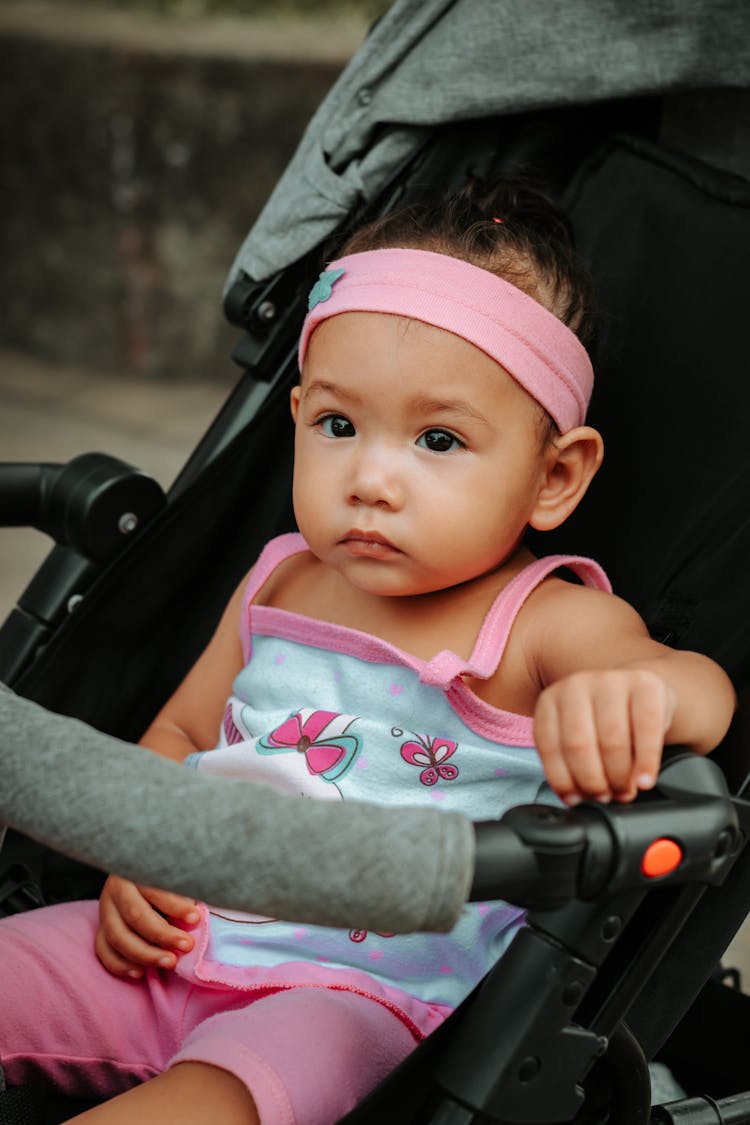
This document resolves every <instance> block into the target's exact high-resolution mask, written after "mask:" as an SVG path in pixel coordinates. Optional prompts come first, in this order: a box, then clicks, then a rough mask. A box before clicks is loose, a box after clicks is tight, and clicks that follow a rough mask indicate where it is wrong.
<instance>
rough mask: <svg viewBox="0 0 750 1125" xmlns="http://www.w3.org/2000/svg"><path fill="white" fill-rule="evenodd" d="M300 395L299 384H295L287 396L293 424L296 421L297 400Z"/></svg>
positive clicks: (300, 388)
mask: <svg viewBox="0 0 750 1125" xmlns="http://www.w3.org/2000/svg"><path fill="white" fill-rule="evenodd" d="M301 394H302V387H300V385H299V384H297V386H296V387H292V390H291V393H290V395H289V406H290V407H291V410H292V419H293V420H294V422H296V421H297V411H298V410H299V400H300V395H301Z"/></svg>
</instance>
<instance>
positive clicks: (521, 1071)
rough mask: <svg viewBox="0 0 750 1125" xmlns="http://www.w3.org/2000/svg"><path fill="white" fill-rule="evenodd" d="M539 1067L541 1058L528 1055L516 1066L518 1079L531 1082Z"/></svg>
mask: <svg viewBox="0 0 750 1125" xmlns="http://www.w3.org/2000/svg"><path fill="white" fill-rule="evenodd" d="M541 1069H542V1063H541V1060H540V1059H538V1058H537V1056H536V1055H529V1056H528V1058H525V1059H524V1060H523V1062H522V1063H521V1064H520V1066H519V1067H518V1081H519V1082H531V1081H532V1080H533V1079H534V1078H536V1076H537V1074H538V1073H539V1071H540V1070H541Z"/></svg>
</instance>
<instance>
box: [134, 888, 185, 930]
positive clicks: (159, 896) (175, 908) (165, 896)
mask: <svg viewBox="0 0 750 1125" xmlns="http://www.w3.org/2000/svg"><path fill="white" fill-rule="evenodd" d="M139 889H140V891H141V894H142V895H143V896H144V898H146V899H148V901H149V902H150V903H151V905H152V906H155V907H156V909H157V910H159V911H160V912H161V913H162V914H166V915H167V917H169V918H179V919H180V920H181V921H182V922H185V923H187V925H188V926H194V925H195V924H196V922H198V921H200V912H199V910H198V907H197V906H196V902H195V899H194V898H188V897H187V896H186V895H178V894H175V893H174V892H173V891H162V890H160V889H159V888H158V887H140V888H139Z"/></svg>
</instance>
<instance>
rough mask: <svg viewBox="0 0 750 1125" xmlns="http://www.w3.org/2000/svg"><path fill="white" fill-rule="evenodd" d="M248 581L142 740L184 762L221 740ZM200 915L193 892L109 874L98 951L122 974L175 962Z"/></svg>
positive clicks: (101, 908) (236, 665) (189, 942)
mask: <svg viewBox="0 0 750 1125" xmlns="http://www.w3.org/2000/svg"><path fill="white" fill-rule="evenodd" d="M246 583H247V579H246V578H245V579H243V581H242V582H241V583H240V586H239V587H238V588H237V590H236V591H235V593H234V595H233V597H232V599H231V600H230V602H229V604H228V606H227V608H226V610H225V611H224V614H223V615H222V618H221V621H220V622H219V625H218V628H217V630H216V632H215V633H214V635H213V637H212V639H211V641H210V642H209V644H208V647H207V648H206V649H205V650H204V652H203V654H202V655H201V656H200V657H199V659H198V660H197V662H196V663H195V664H194V665H193V667H192V668H191V670H190V671H189V672H188V674H187V676H186V677H185V679H184V680H183V681H182V683H181V684H180V686H179V687H178V688H177V690H176V692H175V693H174V695H173V696H172V697H171V699H169V701H168V702H167V703H166V704H165V705H164V707H163V708H162V709H161V711H160V712H159V714H158V715H157V716H156V718H155V719H154V721H153V722H152V723H151V725H150V727H149V728H148V730H147V731H146V733H145V734H144V735H143V737H142V738H141V740H140V744H141V745H142V746H146V747H148V748H149V749H150V750H153V751H155V752H156V753H157V754H161V755H162V756H163V757H165V758H172V759H173V760H175V761H178V762H181V761H183V759H184V758H186V757H187V755H188V754H190V753H192V752H193V751H194V750H208V749H210V748H211V747H213V746H215V744H216V741H217V738H218V733H219V724H220V722H221V717H222V714H223V710H224V705H225V703H226V700H227V697H228V695H229V693H230V691H231V687H232V682H233V680H234V677H235V676H236V675H237V673H238V672H239V671H240V669H241V668H242V664H243V660H242V648H241V644H240V636H239V621H240V608H241V604H242V595H243V591H244V589H245V586H246ZM199 917H200V915H199V913H198V911H197V909H196V904H195V902H194V900H193V899H191V898H187V897H185V896H184V895H177V894H173V893H171V892H166V891H161V890H157V889H156V888H154V887H147V886H143V885H140V884H136V883H133V882H131V880H129V879H123V878H122V877H121V876H119V875H110V876H109V878H108V879H107V881H106V883H105V884H104V888H103V890H102V893H101V896H100V898H99V930H98V933H97V935H96V941H95V949H96V953H97V956H98V957H99V960H100V961H101V962H102V964H103V965H104V967H105V968H107V969H109V971H110V972H111V973H114V974H115V975H117V976H130V977H140V976H142V974H143V967H144V966H147V965H157V966H158V967H159V968H162V969H173V968H174V967H175V965H176V964H177V956H178V954H179V953H185V952H187V951H188V950H190V949H192V947H193V944H194V940H193V938H192V936H191V935H190V934H189V933H186V932H185V931H184V930H183V929H182V928H181V927H180V925H179V924H180V923H181V924H183V925H188V926H189V925H194V924H195V923H196V922H197V921H198V919H199ZM170 919H171V920H172V921H170ZM173 922H176V923H178V925H175V924H173Z"/></svg>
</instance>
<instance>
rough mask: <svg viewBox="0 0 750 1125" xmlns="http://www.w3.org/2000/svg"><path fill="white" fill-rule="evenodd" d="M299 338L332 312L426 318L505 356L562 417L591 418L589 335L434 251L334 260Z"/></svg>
mask: <svg viewBox="0 0 750 1125" xmlns="http://www.w3.org/2000/svg"><path fill="white" fill-rule="evenodd" d="M308 308H309V312H308V314H307V316H306V318H305V322H304V324H303V326H302V335H301V336H300V342H299V366H300V370H302V365H303V363H304V360H305V354H306V352H307V347H308V344H309V342H310V337H311V335H312V333H313V332H314V331H315V329H316V328H317V326H318V325H319V324H320V323H321V321H323V320H328V318H329V317H332V316H338V315H339V313H344V312H378V313H390V314H392V315H395V316H405V317H409V318H410V319H412V320H420V321H423V322H424V323H425V324H431V325H433V326H434V327H436V328H443V329H444V330H445V331H446V332H452V333H453V334H454V335H455V336H460V337H461V338H462V339H464V340H467V341H468V343H470V344H473V345H474V346H475V347H477V348H479V349H480V350H481V351H483V352H485V354H486V355H488V356H490V358H491V359H494V360H495V362H496V363H499V364H500V366H501V367H503V368H504V369H505V370H506V371H507V372H508V374H510V375H512V376H513V378H514V379H515V380H516V382H517V383H520V385H521V386H522V387H523V388H524V390H525V391H527V392H528V394H530V395H531V396H532V397H533V398H535V399H536V401H537V402H538V403H540V405H541V406H543V407H544V409H545V410H546V411H547V413H548V414H549V415H550V416H551V417H552V418H553V419H554V421H555V423H556V424H557V427H558V429H559V430H560V432H561V433H565V432H566V431H567V430H571V429H573V428H574V427H575V426H580V425H582V424H583V422H584V421H585V418H586V409H587V407H588V403H589V399H590V397H591V391H592V388H593V385H594V372H593V369H592V367H591V360H590V359H589V356H588V353H587V351H586V349H585V348H584V346H583V344H582V343H581V341H580V340H579V339H578V337H577V336H576V335H575V333H573V332H571V330H570V329H569V328H568V327H567V326H566V325H565V324H563V323H562V321H561V320H558V319H557V317H556V316H555V315H554V313H551V312H549V310H548V309H545V308H544V306H543V305H540V304H539V302H538V301H535V300H534V298H533V297H529V296H528V295H527V294H526V293H523V292H522V291H521V290H520V289H518V288H516V286H515V285H511V284H510V282H508V281H504V280H503V279H502V278H500V277H497V276H496V275H495V274H494V273H490V272H489V270H485V269H481V268H480V267H479V266H473V265H471V264H470V263H469V262H464V261H462V260H461V259H460V258H452V257H450V256H449V255H447V254H435V253H433V252H432V251H430V250H406V249H393V250H366V251H365V252H364V253H361V254H350V255H348V256H347V257H344V258H339V259H338V260H337V261H335V262H331V264H330V266H329V268H328V269H327V270H325V271H324V272H323V273H322V274H321V275H320V277H319V279H318V281H317V282H316V283H315V285H314V286H313V288H312V291H311V293H310V298H309V302H308Z"/></svg>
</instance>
